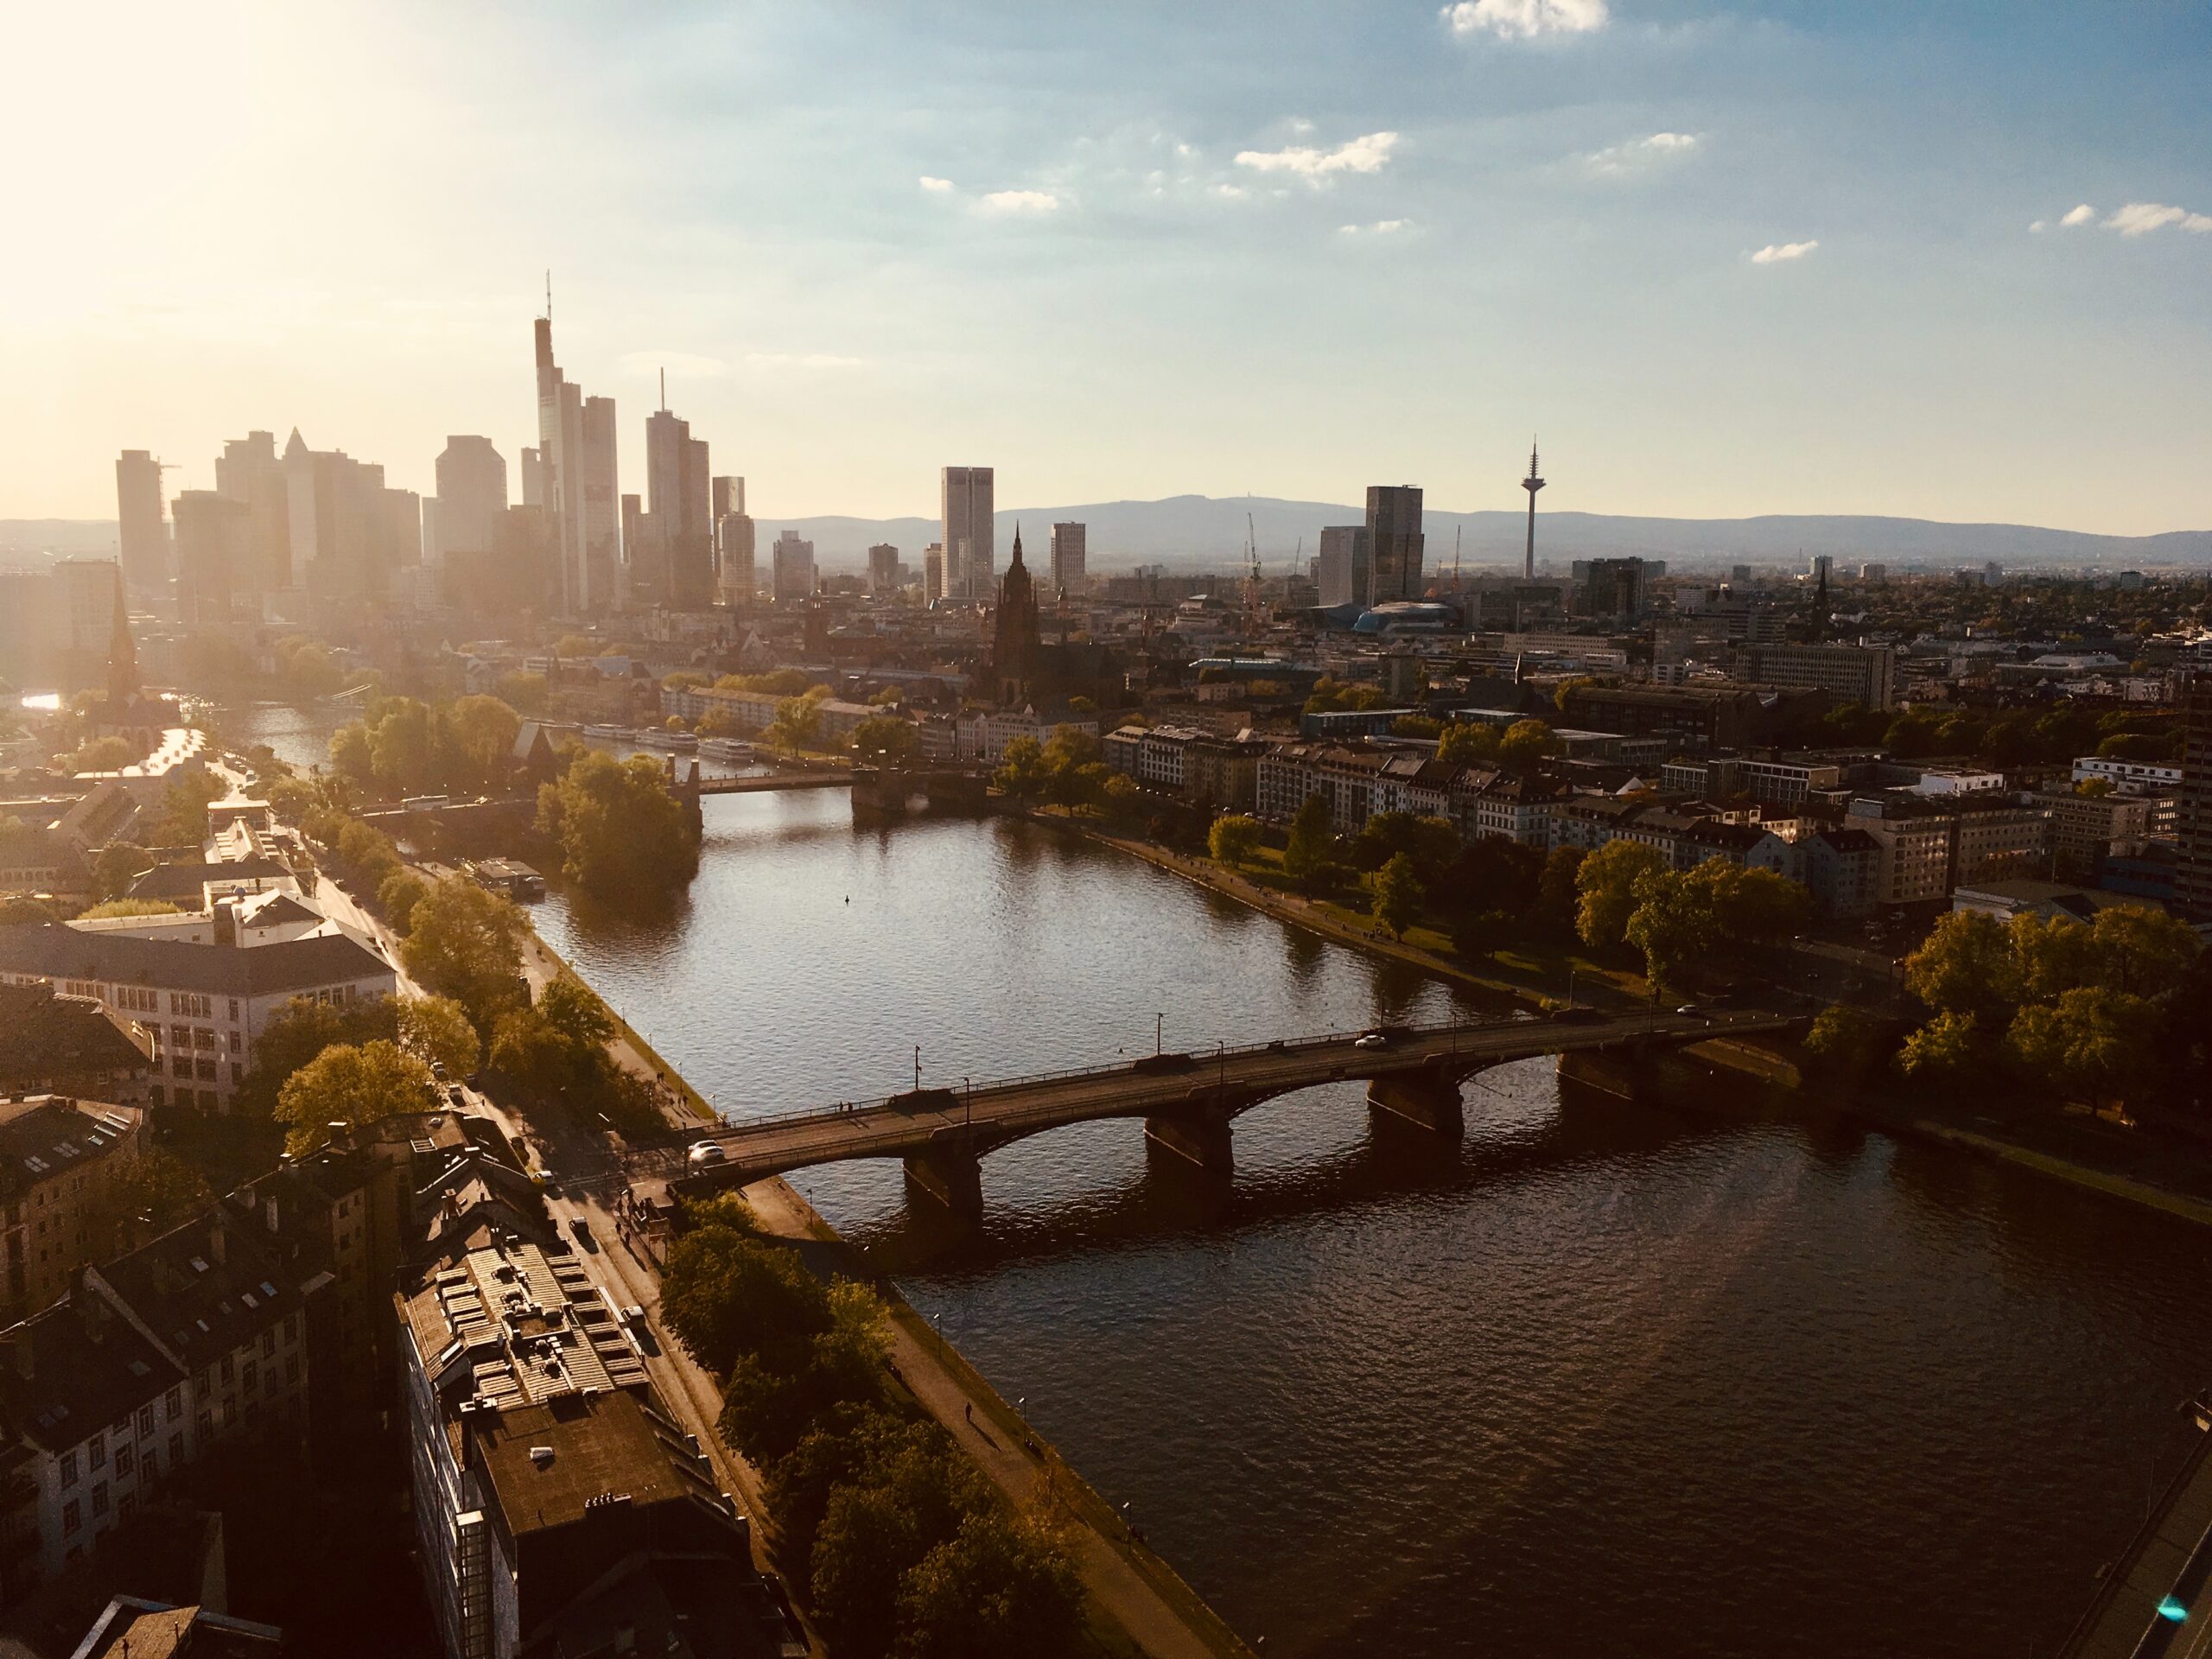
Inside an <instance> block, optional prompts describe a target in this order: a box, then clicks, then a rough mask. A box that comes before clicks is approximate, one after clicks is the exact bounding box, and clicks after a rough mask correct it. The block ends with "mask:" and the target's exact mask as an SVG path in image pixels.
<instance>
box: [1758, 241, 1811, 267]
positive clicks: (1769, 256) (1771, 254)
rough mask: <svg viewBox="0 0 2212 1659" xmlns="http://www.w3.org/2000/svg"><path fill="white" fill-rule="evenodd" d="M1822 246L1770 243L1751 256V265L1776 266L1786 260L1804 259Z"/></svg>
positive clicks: (1805, 243)
mask: <svg viewBox="0 0 2212 1659" xmlns="http://www.w3.org/2000/svg"><path fill="white" fill-rule="evenodd" d="M1819 246H1820V244H1819V243H1818V242H1770V243H1768V244H1767V245H1766V246H1764V247H1763V248H1761V249H1760V250H1759V251H1758V252H1757V253H1755V254H1753V255H1752V256H1751V263H1752V264H1755V265H1776V264H1781V263H1782V262H1783V260H1785V259H1802V258H1803V257H1805V256H1806V255H1807V254H1808V253H1810V252H1811V251H1813V250H1814V249H1815V248H1817V247H1819Z"/></svg>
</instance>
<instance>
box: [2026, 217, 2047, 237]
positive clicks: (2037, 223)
mask: <svg viewBox="0 0 2212 1659" xmlns="http://www.w3.org/2000/svg"><path fill="white" fill-rule="evenodd" d="M2049 222H2050V221H2049V220H2047V219H2030V220H2029V221H2028V234H2029V235H2031V236H2040V235H2042V234H2043V232H2044V226H2045V225H2047V224H2048V223H2049Z"/></svg>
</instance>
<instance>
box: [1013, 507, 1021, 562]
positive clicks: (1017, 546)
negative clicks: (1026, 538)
mask: <svg viewBox="0 0 2212 1659" xmlns="http://www.w3.org/2000/svg"><path fill="white" fill-rule="evenodd" d="M1014 563H1015V564H1020V563H1021V520H1020V519H1019V518H1017V519H1015V520H1014Z"/></svg>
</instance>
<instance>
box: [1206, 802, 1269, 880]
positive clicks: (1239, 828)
mask: <svg viewBox="0 0 2212 1659" xmlns="http://www.w3.org/2000/svg"><path fill="white" fill-rule="evenodd" d="M1206 850H1207V851H1208V852H1209V853H1211V855H1213V861H1214V862H1215V863H1217V864H1226V865H1230V866H1231V867H1232V868H1233V867H1234V866H1236V865H1239V864H1249V863H1250V862H1252V861H1253V860H1254V859H1255V858H1256V857H1257V856H1258V855H1259V851H1260V821H1259V820H1258V819H1257V818H1255V817H1252V816H1251V815H1250V814H1249V813H1244V812H1224V814H1222V816H1221V817H1217V818H1216V819H1215V820H1214V821H1213V824H1212V826H1211V828H1210V829H1207V831H1206Z"/></svg>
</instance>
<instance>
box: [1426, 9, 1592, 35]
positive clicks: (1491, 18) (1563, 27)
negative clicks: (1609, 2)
mask: <svg viewBox="0 0 2212 1659" xmlns="http://www.w3.org/2000/svg"><path fill="white" fill-rule="evenodd" d="M1439 15H1440V16H1442V17H1443V19H1444V21H1445V22H1447V23H1449V24H1451V25H1452V33H1453V34H1454V35H1479V34H1481V33H1483V32H1484V30H1487V31H1489V32H1490V33H1491V34H1492V35H1497V36H1498V37H1499V38H1500V39H1502V40H1508V41H1528V40H1534V39H1535V37H1536V36H1537V35H1586V34H1588V33H1589V32H1590V31H1591V30H1592V29H1603V28H1604V27H1605V22H1606V16H1607V13H1606V10H1605V0H1459V3H1458V4H1456V5H1450V6H1446V7H1445V8H1444V10H1443V11H1442V12H1441V13H1440V14H1439Z"/></svg>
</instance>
